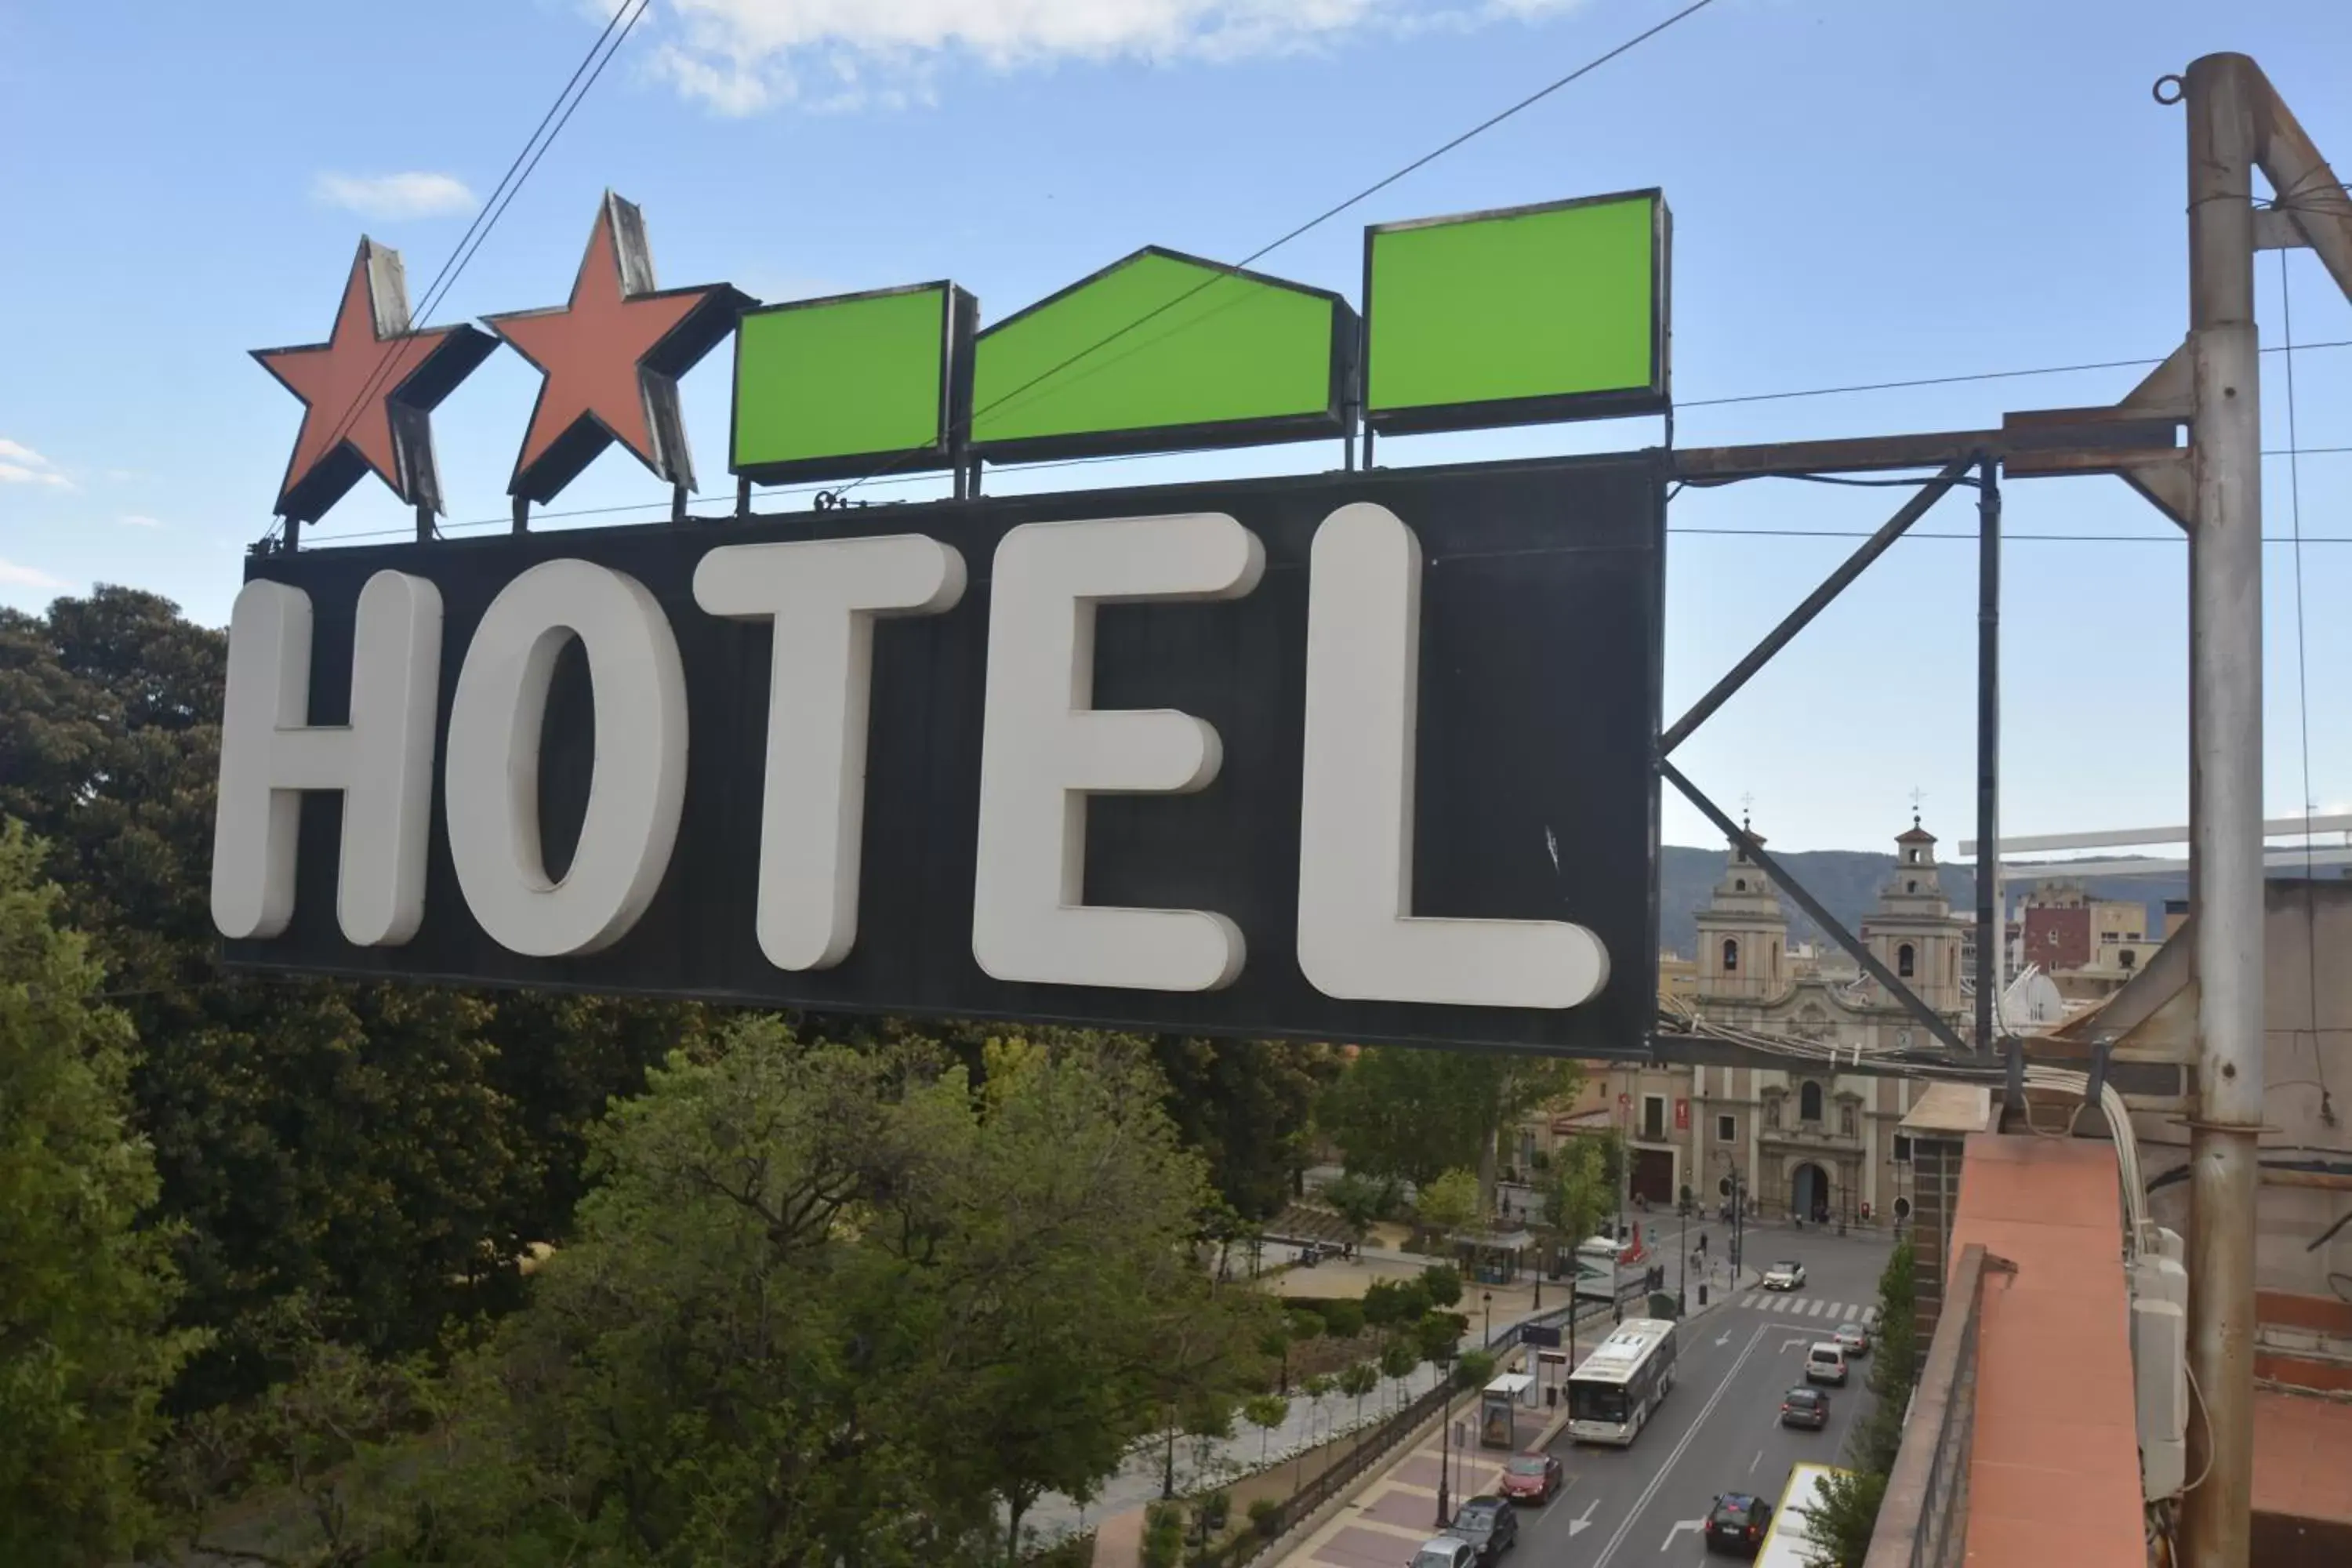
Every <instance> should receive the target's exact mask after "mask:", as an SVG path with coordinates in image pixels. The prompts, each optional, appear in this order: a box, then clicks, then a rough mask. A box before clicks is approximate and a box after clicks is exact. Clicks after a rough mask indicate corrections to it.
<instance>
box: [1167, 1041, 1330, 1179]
mask: <svg viewBox="0 0 2352 1568" xmlns="http://www.w3.org/2000/svg"><path fill="white" fill-rule="evenodd" d="M1151 1055H1152V1059H1153V1060H1154V1061H1155V1062H1157V1063H1158V1064H1159V1067H1160V1072H1161V1073H1162V1074H1163V1075H1165V1077H1166V1078H1167V1080H1168V1114H1169V1116H1170V1117H1171V1119H1172V1120H1173V1121H1174V1122H1175V1123H1176V1129H1177V1131H1178V1134H1179V1135H1180V1136H1181V1138H1182V1139H1183V1141H1184V1142H1186V1143H1187V1144H1189V1145H1191V1146H1192V1148H1194V1149H1197V1150H1199V1151H1200V1152H1201V1155H1202V1158H1203V1159H1205V1160H1206V1161H1207V1162H1208V1165H1209V1179H1210V1182H1211V1184H1213V1186H1214V1187H1215V1188H1216V1190H1217V1192H1218V1193H1219V1194H1221V1195H1222V1196H1223V1198H1224V1201H1225V1202H1226V1203H1227V1204H1228V1205H1231V1206H1232V1208H1233V1210H1234V1214H1235V1215H1239V1216H1240V1218H1241V1219H1242V1220H1243V1221H1244V1223H1247V1224H1263V1223H1264V1222H1265V1221H1266V1220H1269V1219H1272V1218H1273V1217H1274V1216H1275V1215H1277V1214H1279V1213H1281V1212H1282V1209H1283V1206H1284V1205H1286V1204H1287V1203H1289V1202H1290V1199H1291V1195H1292V1192H1293V1188H1294V1187H1295V1185H1296V1184H1297V1180H1298V1177H1299V1174H1300V1173H1302V1172H1304V1171H1305V1170H1306V1168H1307V1163H1308V1159H1309V1153H1310V1148H1309V1136H1310V1132H1311V1129H1312V1125H1313V1121H1314V1112H1315V1102H1316V1099H1317V1097H1318V1095H1319V1094H1321V1092H1322V1090H1323V1088H1324V1086H1325V1085H1326V1084H1328V1082H1329V1081H1330V1080H1331V1079H1333V1078H1335V1077H1336V1076H1337V1075H1338V1072H1339V1064H1338V1062H1337V1060H1336V1059H1335V1058H1333V1056H1332V1055H1331V1052H1330V1050H1329V1049H1328V1047H1324V1046H1320V1045H1312V1044H1301V1043H1297V1042H1291V1041H1273V1040H1204V1039H1186V1038H1181V1037H1176V1036H1169V1035H1163V1036H1161V1037H1159V1038H1157V1039H1155V1040H1154V1041H1153V1042H1152V1047H1151Z"/></svg>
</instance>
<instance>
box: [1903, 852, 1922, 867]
mask: <svg viewBox="0 0 2352 1568" xmlns="http://www.w3.org/2000/svg"><path fill="white" fill-rule="evenodd" d="M1905 853H1906V854H1907V855H1909V856H1910V858H1911V864H1913V865H1914V866H1916V865H1917V864H1918V863H1919V851H1917V850H1916V849H1911V850H1906V851H1905Z"/></svg>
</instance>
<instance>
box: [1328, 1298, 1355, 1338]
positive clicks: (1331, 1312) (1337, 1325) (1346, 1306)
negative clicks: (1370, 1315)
mask: <svg viewBox="0 0 2352 1568" xmlns="http://www.w3.org/2000/svg"><path fill="white" fill-rule="evenodd" d="M1322 1310H1323V1331H1324V1332H1325V1333H1327V1334H1328V1335H1330V1336H1331V1337H1332V1338H1333V1339H1335V1340H1352V1339H1354V1338H1355V1337H1356V1336H1357V1335H1358V1334H1360V1333H1362V1332H1363V1331H1364V1304H1363V1303H1362V1302H1361V1301H1348V1300H1337V1301H1326V1302H1324V1303H1323V1309H1322Z"/></svg>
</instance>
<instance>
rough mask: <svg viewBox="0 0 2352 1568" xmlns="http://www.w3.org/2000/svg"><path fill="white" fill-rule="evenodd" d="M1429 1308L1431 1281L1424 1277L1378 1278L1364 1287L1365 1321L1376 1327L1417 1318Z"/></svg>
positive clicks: (1403, 1322)
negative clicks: (1429, 1282)
mask: <svg viewBox="0 0 2352 1568" xmlns="http://www.w3.org/2000/svg"><path fill="white" fill-rule="evenodd" d="M1428 1310H1429V1284H1428V1282H1427V1281H1426V1280H1424V1279H1419V1278H1414V1279H1375V1280H1373V1281H1372V1282H1371V1283H1370V1285H1367V1286H1365V1287H1364V1321H1366V1322H1367V1323H1370V1325H1371V1326H1372V1327H1374V1328H1376V1329H1393V1328H1396V1327H1398V1326H1399V1325H1401V1324H1405V1323H1411V1322H1413V1321H1417V1320H1418V1319H1419V1318H1420V1317H1421V1315H1422V1314H1423V1312H1426V1311H1428Z"/></svg>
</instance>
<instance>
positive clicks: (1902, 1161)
mask: <svg viewBox="0 0 2352 1568" xmlns="http://www.w3.org/2000/svg"><path fill="white" fill-rule="evenodd" d="M1895 1163H1896V1164H1898V1165H1907V1164H1909V1163H1911V1140H1910V1138H1909V1137H1908V1136H1906V1134H1904V1133H1901V1132H1897V1133H1896V1134H1895Z"/></svg>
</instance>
